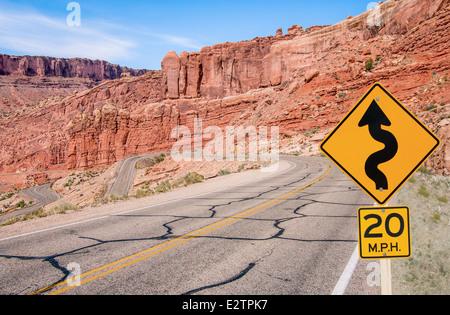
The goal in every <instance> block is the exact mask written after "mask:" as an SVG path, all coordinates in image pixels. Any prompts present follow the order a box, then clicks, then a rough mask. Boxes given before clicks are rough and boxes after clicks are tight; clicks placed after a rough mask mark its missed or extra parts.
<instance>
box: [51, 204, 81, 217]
mask: <svg viewBox="0 0 450 315" xmlns="http://www.w3.org/2000/svg"><path fill="white" fill-rule="evenodd" d="M79 208H80V207H78V206H77V205H74V204H71V203H69V202H61V203H60V204H58V205H57V206H54V207H53V208H52V210H51V211H52V212H53V213H58V214H63V213H65V212H66V211H68V210H78V209H79Z"/></svg>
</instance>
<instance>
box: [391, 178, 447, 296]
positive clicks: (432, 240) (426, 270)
mask: <svg viewBox="0 0 450 315" xmlns="http://www.w3.org/2000/svg"><path fill="white" fill-rule="evenodd" d="M449 188H450V180H449V177H448V176H447V177H444V176H435V175H432V174H431V173H430V172H427V170H425V169H421V170H420V171H419V172H418V173H416V174H415V175H414V177H412V178H411V180H410V181H409V182H408V183H406V185H405V186H404V187H403V188H402V189H401V191H400V192H399V194H398V203H399V204H402V205H408V206H409V207H410V209H411V246H412V256H411V258H409V259H398V260H393V262H392V272H393V281H392V283H393V292H394V294H418V295H435V294H450V270H449V269H450V264H449V255H450V211H449V202H448V198H449Z"/></svg>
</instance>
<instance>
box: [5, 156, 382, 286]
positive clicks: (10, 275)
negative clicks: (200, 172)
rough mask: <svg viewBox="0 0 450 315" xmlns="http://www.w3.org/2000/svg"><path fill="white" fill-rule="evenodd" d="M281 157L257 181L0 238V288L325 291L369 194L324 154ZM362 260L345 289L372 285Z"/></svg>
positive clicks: (350, 246) (341, 264)
mask: <svg viewBox="0 0 450 315" xmlns="http://www.w3.org/2000/svg"><path fill="white" fill-rule="evenodd" d="M283 159H286V160H288V161H290V162H291V163H292V164H293V165H295V168H292V169H290V171H288V172H283V173H280V174H278V175H275V176H273V177H270V178H268V179H265V180H262V181H259V182H253V183H251V184H248V185H245V186H239V187H236V188H230V189H227V190H224V191H219V192H213V193H209V194H204V195H201V196H198V197H195V198H189V199H186V200H178V201H174V202H170V203H165V204H162V205H158V206H153V207H151V208H147V209H146V208H143V209H141V210H139V211H134V212H130V213H127V214H122V215H114V216H108V217H105V218H103V219H101V220H95V221H88V222H85V223H82V224H78V225H72V226H68V227H63V228H59V229H53V230H49V231H46V232H41V233H38V234H32V235H24V236H21V237H18V238H13V239H8V240H3V241H0V279H1V285H0V294H30V293H39V294H49V293H57V294H162V295H180V294H185V295H189V294H208V295H220V294H233V295H260V294H263V295H270V294H274V295H297V294H330V293H331V292H332V291H333V288H334V286H335V285H336V283H337V281H338V279H339V277H340V276H341V274H342V271H343V270H344V269H345V266H346V264H347V262H348V260H349V258H350V256H351V255H352V253H353V251H354V249H355V247H356V245H357V239H358V237H357V223H356V221H357V217H356V213H357V209H358V208H359V207H363V206H371V205H372V204H373V202H372V201H371V200H370V199H369V198H368V197H367V196H366V195H365V194H364V193H363V192H362V191H361V189H359V188H358V187H357V186H356V185H355V184H354V183H353V182H352V181H351V180H350V179H348V178H347V177H346V176H345V175H344V174H343V173H342V172H341V171H340V170H339V169H337V168H336V167H334V166H331V163H330V162H328V161H327V160H326V159H323V158H302V157H283ZM329 167H331V172H329V171H328V170H329ZM327 172H329V174H328V175H327ZM317 179H321V180H320V181H318V180H317ZM310 183H314V185H312V186H309V184H310ZM187 189H189V188H187ZM294 190H295V191H296V193H290V192H292V191H294ZM280 196H284V197H283V198H281V199H280ZM277 198H278V199H277ZM273 200H276V202H273ZM249 209H256V210H252V211H251V212H250V211H247V210H249ZM206 227H207V228H206ZM70 263H76V264H78V265H79V267H80V271H81V273H82V275H81V285H80V286H67V285H66V281H65V280H66V279H67V278H68V277H69V278H71V277H72V276H73V275H72V274H71V270H69V269H68V265H69V264H70ZM368 263H369V261H367V262H366V261H364V262H363V261H360V262H359V263H358V266H357V268H356V271H355V274H354V275H353V277H352V279H351V281H350V284H349V286H348V289H347V293H349V294H378V289H377V288H370V287H369V286H368V285H367V283H366V277H367V276H368V274H369V271H367V269H366V266H367V264H368ZM72 272H73V271H72ZM61 288H62V290H61ZM59 290H60V291H59Z"/></svg>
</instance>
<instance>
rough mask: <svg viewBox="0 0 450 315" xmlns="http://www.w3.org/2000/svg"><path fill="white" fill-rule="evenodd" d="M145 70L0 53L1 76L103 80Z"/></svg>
mask: <svg viewBox="0 0 450 315" xmlns="http://www.w3.org/2000/svg"><path fill="white" fill-rule="evenodd" d="M145 72H147V71H146V70H134V69H129V68H127V67H121V66H118V65H113V64H110V63H109V62H106V61H103V60H90V59H81V58H72V59H65V58H53V57H42V56H39V57H32V56H9V55H4V54H0V76H2V75H12V74H17V75H24V76H40V77H64V78H83V79H91V80H94V81H102V80H113V79H117V78H120V75H121V74H122V73H130V74H131V75H132V76H139V75H143V74H144V73H145Z"/></svg>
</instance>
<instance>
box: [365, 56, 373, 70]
mask: <svg viewBox="0 0 450 315" xmlns="http://www.w3.org/2000/svg"><path fill="white" fill-rule="evenodd" d="M372 69H373V59H372V58H370V59H369V60H366V70H367V71H372Z"/></svg>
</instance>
